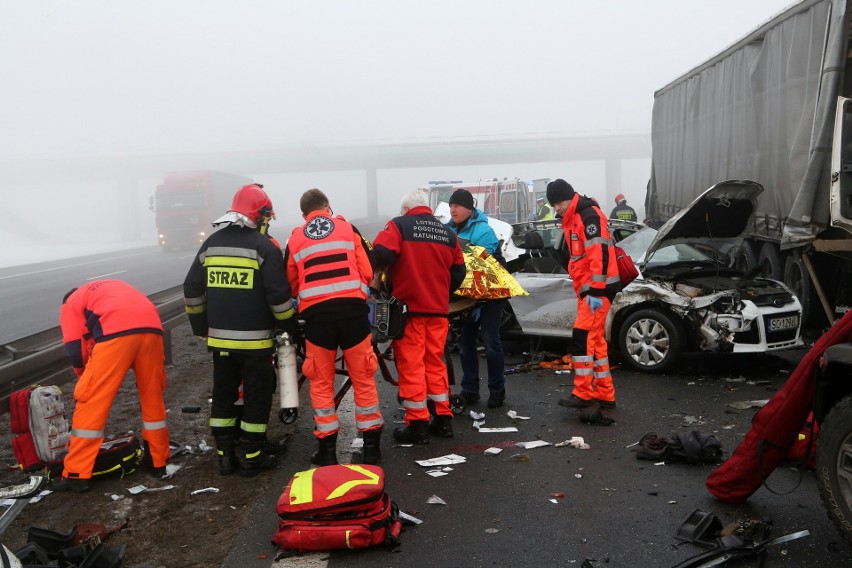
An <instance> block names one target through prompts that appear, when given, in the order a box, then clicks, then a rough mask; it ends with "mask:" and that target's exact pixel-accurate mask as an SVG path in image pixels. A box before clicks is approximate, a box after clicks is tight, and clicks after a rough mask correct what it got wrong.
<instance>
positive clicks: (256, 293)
mask: <svg viewBox="0 0 852 568" xmlns="http://www.w3.org/2000/svg"><path fill="white" fill-rule="evenodd" d="M274 217H275V212H274V211H273V208H272V201H270V199H269V196H268V195H267V194H266V192H265V191H263V186H261V185H259V184H251V185H246V186H243V187H241V188H240V189H239V190H237V192H236V193H235V194H234V199H233V202H232V203H231V208H230V209H229V210H228V212H227V213H226V214H225V215H223V216H222V217H220V218H219V219H217V220H216V221H214V225H222V228H220V229H219V230H218V231H215V232H214V233H213V234H211V235H210V236H209V237H208V238H207V240H206V241H204V243H203V244H202V245H201V248H200V249H199V251H198V254H197V255H196V256H195V259H194V260H193V261H192V265H191V266H190V268H189V272H188V273H187V275H186V279H185V280H184V283H183V292H184V303H185V304H186V312H187V314H188V315H189V322H190V325H191V326H192V332H193V333H194V334H195V335H198V336H201V337H206V338H207V349H208V350H209V351H212V352H213V402H212V404H211V406H210V430H211V433H212V434H213V437H214V439H215V440H216V451H217V453H218V456H219V473H220V474H221V475H232V474H234V473H237V471H239V474H240V475H242V476H244V477H252V476H254V475H257V474H258V473H259V472H260V470H262V469H269V468H271V467H273V466H275V463H276V458H275V456H274V455H272V454H268V453H266V452H264V451H263V450H264V448H265V447H266V443H265V442H266V429H267V423H268V422H269V412H270V410H271V407H272V393H273V392H274V390H275V382H276V378H275V369H274V368H273V365H272V357H271V355H272V352H273V350H274V348H275V339H274V337H273V333H274V331H275V330H276V329H280V330H284V331H286V332H288V333H289V334H290V336H291V337H292V336H294V335H295V332H296V318H295V310H294V309H293V303H292V301H291V298H290V297H291V294H290V286H289V285H288V284H287V278H286V272H285V269H284V257H283V255H282V254H281V249H280V248H278V247H277V246H276V245H275V244H274V243H273V241H272V240H270V238H269V237H268V236H267V235H266V232H267V229H268V225H269V221H270V220H271V219H273V218H274ZM240 383H242V387H243V405H242V406H243V408H242V411H241V412H242V414H241V416H240V417H239V421H238V414H237V409H236V407H235V405H234V401H236V400H237V399H238V397H239V394H238V393H239V389H240ZM238 438H240V439H241V442H240V446H241V449H242V450H243V451H244V453H245V456H244V458H243V460H242V461H240V460H239V458H238V457H237V453H236V441H237V439H238Z"/></svg>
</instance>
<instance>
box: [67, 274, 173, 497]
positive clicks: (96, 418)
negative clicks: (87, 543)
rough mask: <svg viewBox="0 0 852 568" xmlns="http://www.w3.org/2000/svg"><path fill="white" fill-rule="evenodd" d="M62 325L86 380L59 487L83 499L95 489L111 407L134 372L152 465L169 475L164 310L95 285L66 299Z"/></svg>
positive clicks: (118, 288) (78, 391)
mask: <svg viewBox="0 0 852 568" xmlns="http://www.w3.org/2000/svg"><path fill="white" fill-rule="evenodd" d="M59 325H60V327H61V329H62V342H63V343H64V344H65V349H66V350H67V352H68V357H69V359H70V360H71V364H72V365H73V367H74V372H75V373H76V374H77V376H78V377H79V380H78V381H77V385H76V386H75V387H74V401H75V407H74V415H73V418H72V422H71V447H70V450H69V452H68V455H66V456H65V460H64V464H63V465H64V469H63V471H62V477H61V479H59V480H56V481H54V483H53V489H54V490H56V491H69V490H70V491H75V492H78V493H79V492H83V491H86V490H87V489H88V488H89V487H88V484H89V480H90V479H91V477H92V468H93V466H94V464H95V457H96V456H97V455H98V451H99V450H100V447H101V443H102V442H103V439H104V426H106V422H107V417H108V416H109V410H110V407H111V406H112V402H113V400H114V399H115V395H116V393H118V389H119V388H120V387H121V383H122V382H123V381H124V376H125V375H126V374H127V371H128V370H130V369H131V368H132V369H133V373H134V375H135V377H136V389H137V390H138V391H139V403H140V406H141V407H142V440H143V441H144V444H145V460H146V461H147V465H148V466H149V467H150V468H151V471H152V473H153V475H154V476H156V477H163V475H165V473H166V462H168V460H169V431H168V428H167V427H166V405H165V403H164V402H163V391H164V390H165V388H166V370H165V356H164V351H163V326H162V324H161V323H160V314H159V312H157V308H156V307H155V306H154V304H152V303H151V300H149V299H148V298H147V297H146V296H145V295H144V294H143V293H142V292H140V291H139V290H137V289H136V288H134V287H133V286H131V285H130V284H127V283H126V282H122V281H121V280H95V281H94V282H89V283H88V284H85V285H83V286H80V287H79V288H75V289H73V290H71V291H70V292H68V294H66V295H65V298H64V299H63V300H62V307H61V308H60V315H59ZM143 463H144V462H143Z"/></svg>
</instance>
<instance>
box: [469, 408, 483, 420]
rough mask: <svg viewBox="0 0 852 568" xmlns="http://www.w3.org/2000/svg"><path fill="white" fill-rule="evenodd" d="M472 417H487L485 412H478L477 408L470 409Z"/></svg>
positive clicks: (477, 418) (475, 418)
mask: <svg viewBox="0 0 852 568" xmlns="http://www.w3.org/2000/svg"><path fill="white" fill-rule="evenodd" d="M470 417H471V418H473V419H474V420H482V419H483V418H485V413H484V412H476V411H475V410H471V411H470Z"/></svg>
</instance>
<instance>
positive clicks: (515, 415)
mask: <svg viewBox="0 0 852 568" xmlns="http://www.w3.org/2000/svg"><path fill="white" fill-rule="evenodd" d="M506 416H508V417H509V418H511V419H512V420H529V419H530V417H529V416H519V415H518V413H517V412H515V411H514V410H510V411H509V412H507V413H506Z"/></svg>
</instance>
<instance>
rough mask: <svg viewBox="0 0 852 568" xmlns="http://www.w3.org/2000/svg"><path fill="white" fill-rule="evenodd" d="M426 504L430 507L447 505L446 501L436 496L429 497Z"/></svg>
mask: <svg viewBox="0 0 852 568" xmlns="http://www.w3.org/2000/svg"><path fill="white" fill-rule="evenodd" d="M426 502H427V503H429V504H430V505H446V504H447V502H446V501H444V500H443V499H441V498H440V497H438V496H437V495H432V496H431V497H429V498H428V499H426Z"/></svg>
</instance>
